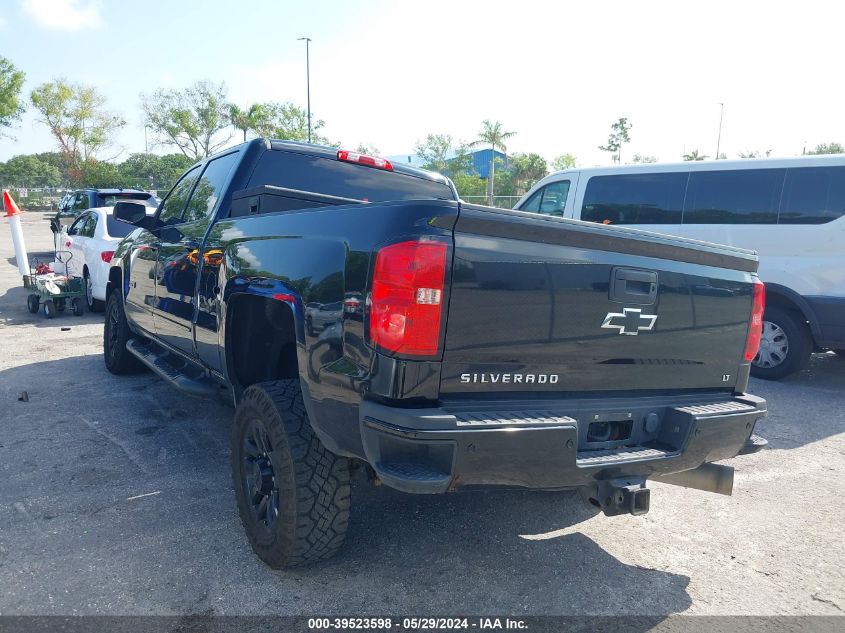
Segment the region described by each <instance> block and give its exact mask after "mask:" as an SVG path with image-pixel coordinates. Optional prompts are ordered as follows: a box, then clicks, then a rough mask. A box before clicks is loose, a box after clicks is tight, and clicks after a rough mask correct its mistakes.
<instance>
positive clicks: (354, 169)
mask: <svg viewBox="0 0 845 633" xmlns="http://www.w3.org/2000/svg"><path fill="white" fill-rule="evenodd" d="M260 185H275V186H277V187H287V188H288V189H299V190H300V191H311V192H314V193H322V194H326V195H329V196H340V197H342V198H354V199H356V200H366V201H368V202H387V201H390V200H414V199H420V198H423V199H425V198H435V199H438V200H454V194H453V193H452V189H451V188H450V187H449V186H447V185H446V184H444V183H440V182H434V181H431V180H426V179H424V178H417V177H415V176H409V175H406V174H401V173H398V172H390V171H384V170H382V169H374V168H372V167H364V166H362V165H356V164H351V163H344V162H341V161H338V160H333V159H331V158H321V157H319V156H312V155H309V154H297V153H294V152H285V151H279V150H270V151H267V152H264V154H262V156H261V158H260V159H259V161H258V165H257V166H256V167H255V171H254V172H253V173H252V178H251V179H250V186H251V187H254V186H260Z"/></svg>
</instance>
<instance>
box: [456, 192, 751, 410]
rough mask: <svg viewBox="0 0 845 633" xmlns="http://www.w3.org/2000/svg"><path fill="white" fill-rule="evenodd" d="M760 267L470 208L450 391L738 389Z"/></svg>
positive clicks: (460, 246) (459, 228) (730, 254)
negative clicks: (755, 274)
mask: <svg viewBox="0 0 845 633" xmlns="http://www.w3.org/2000/svg"><path fill="white" fill-rule="evenodd" d="M756 265H757V263H756V259H755V258H754V257H753V255H751V254H750V253H746V252H744V251H736V250H733V249H723V248H719V247H713V248H712V249H711V248H709V247H696V246H694V245H692V244H689V243H686V244H685V243H684V242H683V241H681V240H677V239H673V238H668V237H661V236H657V235H654V234H644V233H639V232H636V231H629V230H626V229H617V228H613V227H604V226H589V225H587V226H585V225H583V224H579V223H574V222H571V221H567V220H559V219H556V218H536V219H533V218H526V217H525V216H524V215H520V214H515V213H512V212H507V211H493V210H487V209H479V208H473V207H469V206H467V205H462V207H461V214H460V216H459V218H458V222H457V225H456V227H455V254H454V267H453V277H452V287H451V295H450V298H449V314H448V320H447V326H446V337H445V347H444V356H443V368H442V375H441V376H442V383H441V392H443V393H452V394H459V393H479V392H490V393H502V392H525V393H529V392H549V391H551V392H559V393H560V392H569V393H578V394H586V393H588V392H607V391H610V392H616V393H622V392H626V391H642V390H649V391H665V390H693V389H725V390H730V389H732V388H733V386H734V384H735V383H736V379H737V371H738V368H739V365H740V363H741V362H742V354H743V351H744V347H745V339H746V335H747V331H748V319H749V315H750V311H751V297H752V276H751V271H753V270H755V269H756Z"/></svg>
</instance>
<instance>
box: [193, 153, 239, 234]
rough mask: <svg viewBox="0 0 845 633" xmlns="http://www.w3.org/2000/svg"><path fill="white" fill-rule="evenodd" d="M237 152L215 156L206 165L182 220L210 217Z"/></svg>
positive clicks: (236, 158) (227, 178)
mask: <svg viewBox="0 0 845 633" xmlns="http://www.w3.org/2000/svg"><path fill="white" fill-rule="evenodd" d="M238 156H239V154H238V152H233V153H232V154H227V155H226V156H221V157H220V158H215V159H214V160H212V161H210V162H209V163H208V165H206V167H205V170H204V171H203V172H202V176H201V177H200V179H199V182H197V186H196V189H194V193H193V195H192V196H191V200H190V202H188V208H187V209H185V216H184V218H183V222H195V221H197V220H202V219H204V218H208V217H211V214H212V213H214V209H215V208H216V207H217V202H218V200H220V194H221V193H222V192H223V187H224V186H225V185H226V183H227V182H228V181H229V174H230V173H231V171H232V168H233V167H234V166H235V164H236V163H237V162H238Z"/></svg>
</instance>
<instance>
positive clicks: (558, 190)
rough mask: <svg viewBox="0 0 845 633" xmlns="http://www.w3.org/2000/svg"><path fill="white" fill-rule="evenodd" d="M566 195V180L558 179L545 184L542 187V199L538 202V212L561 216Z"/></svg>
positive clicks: (567, 192)
mask: <svg viewBox="0 0 845 633" xmlns="http://www.w3.org/2000/svg"><path fill="white" fill-rule="evenodd" d="M567 195H569V181H568V180H559V181H557V182H553V183H551V184H549V185H546V187H545V188H544V189H543V200H542V201H541V202H540V213H543V214H545V215H558V216H562V215H563V209H564V207H565V206H566V196H567Z"/></svg>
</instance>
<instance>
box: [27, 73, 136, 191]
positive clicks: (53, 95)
mask: <svg viewBox="0 0 845 633" xmlns="http://www.w3.org/2000/svg"><path fill="white" fill-rule="evenodd" d="M30 100H31V101H32V105H33V106H35V109H36V110H38V112H39V114H40V115H41V116H40V119H39V120H40V121H41V122H42V123H44V124H45V125H47V127H49V128H50V132H51V134H52V135H53V137H54V138H55V139H56V142H57V143H58V145H59V150H60V152H61V153H62V155H63V156H64V159H65V161H66V163H67V165H68V171H69V176H70V180H71V182H73V183H77V182H80V178H81V176H82V167H83V165H84V163H86V162H87V161H89V160H96V157H97V154H98V153H99V152H100V150H102V149H103V148H104V147H107V146H109V145H110V144H111V143H112V142H113V137H114V135H115V133H116V132H117V131H118V130H119V129H120V128H122V127H123V126H124V125H126V121H124V120H123V118H122V117H120V116H118V115H116V114H113V113H111V112H109V111H108V110H106V107H105V104H106V98H105V97H104V96H103V95H101V94H100V93H99V92H98V91H97V89H96V88H93V87H91V86H83V85H81V84H72V83H68V82H67V81H65V80H64V79H57V80H55V81H51V82H48V83H45V84H41V85H40V86H38V87H36V88H35V89H34V90H33V91H32V93H31V94H30Z"/></svg>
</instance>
